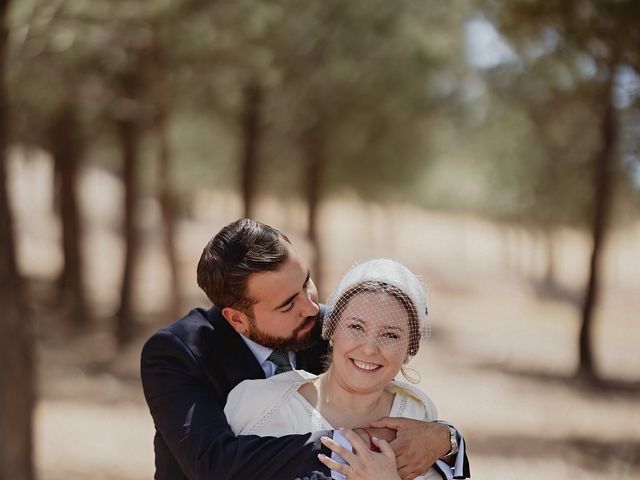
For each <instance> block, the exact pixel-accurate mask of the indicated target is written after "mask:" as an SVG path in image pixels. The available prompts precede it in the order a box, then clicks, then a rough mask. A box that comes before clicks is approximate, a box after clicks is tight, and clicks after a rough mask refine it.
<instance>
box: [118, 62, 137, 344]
mask: <svg viewBox="0 0 640 480" xmlns="http://www.w3.org/2000/svg"><path fill="white" fill-rule="evenodd" d="M121 81H122V92H123V94H124V96H125V97H126V98H128V99H129V100H133V101H135V100H136V99H137V93H138V87H139V85H138V79H137V78H136V74H135V73H134V72H130V73H129V74H126V75H124V76H123V78H122V79H121ZM116 124H117V134H118V140H119V142H120V148H121V149H122V162H123V165H122V166H123V181H124V190H125V192H124V238H125V260H124V268H123V273H122V285H121V288H120V308H119V309H118V315H117V329H116V336H117V339H118V344H119V345H120V346H121V347H122V346H124V345H125V344H127V343H128V342H129V341H130V340H132V338H133V334H134V329H135V318H134V315H135V310H134V305H133V288H134V282H133V280H134V274H135V268H136V262H137V259H138V247H139V244H138V242H139V240H138V229H137V227H136V222H135V207H136V200H137V198H138V181H137V169H138V154H139V146H140V135H141V132H140V120H139V112H138V111H137V109H136V108H135V107H134V108H132V109H131V111H128V112H125V115H123V116H122V117H121V118H119V119H118V120H117V121H116Z"/></svg>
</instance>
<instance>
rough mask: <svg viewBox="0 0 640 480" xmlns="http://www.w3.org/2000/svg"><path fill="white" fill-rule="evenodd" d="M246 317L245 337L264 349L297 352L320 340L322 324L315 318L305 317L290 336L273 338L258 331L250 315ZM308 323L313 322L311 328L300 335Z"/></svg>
mask: <svg viewBox="0 0 640 480" xmlns="http://www.w3.org/2000/svg"><path fill="white" fill-rule="evenodd" d="M248 317H249V331H248V332H247V333H246V334H245V335H246V337H248V338H250V339H251V340H253V341H254V342H256V343H259V344H260V345H262V346H264V347H267V348H272V349H273V350H280V351H282V352H287V351H289V350H293V351H299V350H304V349H305V348H308V347H310V346H311V345H313V344H314V343H315V342H316V341H317V340H318V339H319V338H320V332H321V330H322V324H321V323H320V322H319V321H318V319H317V317H307V319H306V320H305V321H304V323H302V324H301V325H300V326H299V327H297V328H296V329H295V330H294V331H293V332H292V333H291V336H289V337H275V336H273V335H269V334H268V333H264V332H262V331H260V330H259V329H258V327H257V326H256V323H255V319H254V318H253V317H252V316H251V315H248ZM310 322H314V326H313V328H311V329H310V330H309V331H308V332H304V333H303V334H302V335H301V334H300V331H301V330H304V329H305V328H307V327H308V326H309V323H310Z"/></svg>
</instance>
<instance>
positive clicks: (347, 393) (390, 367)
mask: <svg viewBox="0 0 640 480" xmlns="http://www.w3.org/2000/svg"><path fill="white" fill-rule="evenodd" d="M322 334H323V337H324V338H325V339H327V340H329V344H330V347H331V348H330V351H331V353H330V358H329V366H328V369H327V371H326V372H325V373H323V374H321V375H319V376H318V375H312V374H310V373H308V372H305V371H303V370H293V371H290V372H286V373H282V374H280V375H275V376H273V377H271V378H269V379H266V380H247V381H244V382H242V383H240V384H239V385H238V386H237V387H236V388H235V389H233V390H232V391H231V393H230V394H229V397H228V399H227V406H226V408H225V414H226V416H227V420H228V422H229V425H231V428H232V429H233V431H234V432H235V433H236V434H238V435H263V436H278V435H285V434H290V433H306V432H310V431H318V430H332V429H335V428H336V427H344V428H354V427H357V426H361V425H367V424H369V423H370V422H373V421H375V420H377V419H379V418H381V417H386V416H392V417H406V418H413V419H416V420H425V421H432V420H435V419H436V418H437V412H436V408H435V405H434V404H433V402H432V401H431V400H430V399H429V397H427V396H426V395H425V394H424V393H423V392H421V391H420V390H418V389H417V388H415V387H413V386H412V385H409V384H407V383H404V382H398V381H395V380H394V378H395V376H396V375H397V374H398V373H399V372H400V371H401V370H402V367H403V365H405V364H406V363H407V362H408V361H409V360H410V358H411V357H413V356H414V355H415V354H416V353H417V351H418V347H419V343H420V340H421V339H422V338H425V337H426V334H427V305H426V298H425V293H424V290H423V288H422V285H421V283H420V281H419V280H418V279H417V278H416V276H415V275H413V274H412V273H411V272H410V271H409V270H408V269H407V268H406V267H404V266H403V265H401V264H399V263H397V262H395V261H393V260H387V259H376V260H370V261H368V262H364V263H361V264H359V265H356V266H355V267H353V268H352V269H351V270H349V272H347V274H346V275H345V276H344V277H343V278H342V280H341V281H340V284H339V286H338V288H337V290H336V291H335V292H334V293H333V295H332V296H331V298H330V299H329V301H328V302H327V316H326V318H325V322H324V325H323V332H322ZM403 373H404V372H403ZM348 438H349V439H350V440H352V444H354V447H355V449H356V451H358V450H359V451H360V452H362V450H363V448H362V444H361V442H359V439H357V438H356V439H355V440H354V439H353V437H348ZM371 446H372V447H377V448H379V450H380V451H381V453H380V454H376V455H374V456H372V454H369V453H367V455H368V456H367V457H366V458H364V461H362V462H357V461H355V460H356V458H355V457H353V456H350V459H348V460H350V463H351V467H350V468H349V470H348V474H349V478H355V477H361V478H365V473H364V472H365V470H364V469H369V470H371V469H372V467H375V468H373V470H374V471H375V475H377V477H375V478H384V479H385V480H391V479H395V478H400V477H399V476H397V473H396V466H395V457H394V456H393V452H392V451H391V449H390V447H389V446H388V444H386V442H384V440H378V439H374V438H372V439H371ZM360 452H359V453H360ZM320 459H321V461H323V463H325V464H326V465H327V466H329V467H330V468H332V469H334V470H337V471H342V473H347V469H346V467H344V466H338V465H336V464H335V463H334V462H333V461H332V460H331V459H329V458H327V457H323V456H321V458H320ZM356 469H358V471H355V470H356ZM390 472H392V473H390ZM394 475H395V476H394ZM366 478H374V477H373V476H371V473H370V472H369V473H367V476H366ZM418 478H420V479H430V478H440V477H439V476H438V474H437V473H436V472H435V471H433V469H429V471H428V472H426V473H425V475H424V476H421V477H418Z"/></svg>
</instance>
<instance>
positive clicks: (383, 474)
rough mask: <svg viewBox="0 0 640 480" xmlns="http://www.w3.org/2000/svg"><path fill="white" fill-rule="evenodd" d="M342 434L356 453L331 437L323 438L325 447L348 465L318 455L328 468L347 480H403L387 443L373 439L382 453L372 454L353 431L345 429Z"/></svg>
mask: <svg viewBox="0 0 640 480" xmlns="http://www.w3.org/2000/svg"><path fill="white" fill-rule="evenodd" d="M341 433H342V435H344V437H345V438H346V439H347V440H349V442H350V443H351V446H352V447H353V450H354V451H353V452H351V451H349V450H347V449H346V448H344V447H342V446H341V445H340V444H339V443H338V442H336V441H334V440H332V439H331V438H329V437H322V439H321V441H322V443H323V445H325V446H326V447H328V448H329V449H330V450H332V451H333V452H335V453H337V454H338V455H340V456H341V457H342V458H344V459H345V460H346V461H347V463H348V465H344V464H342V463H338V462H336V461H335V460H332V459H331V458H329V457H327V456H326V455H323V454H320V455H318V458H319V459H320V461H321V462H322V463H324V464H325V465H326V466H327V467H329V468H330V469H331V470H335V471H337V472H340V473H342V474H344V475H346V476H347V480H401V479H400V477H399V476H398V472H397V470H396V456H395V454H394V453H393V450H392V449H391V447H390V446H389V444H388V443H387V442H386V441H384V440H382V439H379V438H376V437H373V438H372V440H371V441H372V442H373V444H374V445H375V446H376V447H378V448H379V449H380V453H377V452H372V451H371V450H370V449H369V445H367V444H365V442H363V441H362V439H361V438H360V437H359V436H358V435H357V434H356V433H354V432H353V431H352V430H348V429H344V430H342V432H341Z"/></svg>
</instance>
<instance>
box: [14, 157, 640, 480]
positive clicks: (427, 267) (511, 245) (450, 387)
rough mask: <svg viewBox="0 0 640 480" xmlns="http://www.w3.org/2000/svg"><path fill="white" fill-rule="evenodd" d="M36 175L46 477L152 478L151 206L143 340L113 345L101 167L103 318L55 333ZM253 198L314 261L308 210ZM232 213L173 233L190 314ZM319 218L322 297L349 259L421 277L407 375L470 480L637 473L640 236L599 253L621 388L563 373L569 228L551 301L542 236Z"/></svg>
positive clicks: (107, 203) (97, 259)
mask: <svg viewBox="0 0 640 480" xmlns="http://www.w3.org/2000/svg"><path fill="white" fill-rule="evenodd" d="M34 165H35V166H33V165H32V167H31V170H28V171H27V170H25V169H24V168H23V166H21V164H19V163H16V164H15V165H14V169H13V172H14V179H16V180H15V181H14V186H13V198H14V204H15V210H16V213H17V216H18V226H19V232H20V252H19V253H20V264H21V267H22V269H23V270H24V271H25V272H26V273H27V274H29V275H30V276H31V277H32V278H35V279H36V280H34V281H33V282H32V290H33V291H34V292H35V294H36V295H37V298H38V301H37V302H35V303H34V304H33V305H32V307H33V310H34V312H35V313H37V330H38V338H39V345H38V346H39V366H40V377H39V390H40V396H41V400H40V403H39V405H38V408H37V413H36V447H37V466H38V471H39V472H40V477H41V478H42V479H44V480H75V479H85V480H86V479H94V480H142V479H150V478H152V476H153V452H152V436H153V428H152V424H151V419H150V417H149V414H148V411H147V409H146V406H145V403H144V400H143V398H142V393H141V390H140V382H139V379H138V367H137V365H138V358H139V351H140V347H141V344H142V341H143V340H144V338H146V336H147V335H148V334H149V333H150V332H152V331H153V330H154V329H156V328H158V327H159V326H160V325H162V324H163V323H166V322H168V321H169V319H167V318H165V317H163V314H162V312H163V310H164V308H165V305H164V304H163V303H162V300H163V299H164V298H166V297H167V295H166V294H165V292H166V285H167V283H168V282H167V281H166V265H165V263H164V260H163V257H162V255H161V244H160V242H159V241H158V240H157V238H158V234H157V225H158V212H157V207H156V206H155V205H154V204H153V203H152V202H146V203H145V204H144V205H143V207H142V209H141V219H144V220H141V221H140V225H141V226H142V228H143V229H144V232H145V235H144V237H145V242H146V249H145V257H144V259H143V261H142V262H141V265H140V272H139V289H138V292H137V298H138V305H139V309H140V312H141V313H140V336H139V338H138V340H137V341H136V342H135V343H134V344H132V345H131V346H130V347H128V348H127V349H125V350H124V351H121V352H118V351H117V349H116V348H115V345H114V344H113V340H112V337H111V335H110V334H109V329H110V325H109V317H110V315H111V314H112V313H113V311H114V308H115V303H116V297H117V295H116V294H117V285H118V278H119V269H118V268H114V265H115V266H117V265H119V264H120V263H119V262H120V260H121V257H122V246H121V244H120V243H119V240H118V237H117V236H116V233H117V231H116V228H115V226H116V225H117V215H116V214H115V213H114V212H115V211H117V201H116V200H115V198H118V195H119V188H120V187H119V185H118V184H117V182H115V181H114V180H113V179H112V178H111V177H109V176H108V175H107V174H105V173H103V172H99V171H92V172H88V173H87V174H86V175H85V177H84V182H83V189H82V195H83V199H84V202H83V211H84V213H85V215H86V221H87V225H88V230H87V232H86V236H87V243H86V251H87V254H86V256H87V268H88V271H89V272H90V276H89V278H88V281H89V290H90V294H91V297H92V301H93V303H94V304H95V305H96V306H97V312H98V314H97V319H96V320H95V322H94V327H93V328H92V329H91V331H90V332H87V333H86V334H85V335H82V336H76V337H70V336H69V335H68V334H66V333H65V332H64V329H61V328H60V325H61V324H62V323H63V320H64V319H63V318H60V315H57V316H56V315H54V314H52V313H51V312H52V311H53V309H52V308H51V307H52V306H53V305H54V304H55V296H54V294H53V293H52V292H51V291H50V286H49V285H48V281H49V280H50V279H51V278H53V277H54V276H55V274H56V272H57V271H58V270H59V267H60V252H59V247H58V238H59V228H58V225H57V224H56V223H55V221H54V220H53V218H52V216H51V206H50V192H48V190H47V188H48V187H47V185H48V183H47V181H46V178H47V175H50V168H49V167H48V166H47V164H46V163H42V162H41V163H37V162H36V163H35V164H34ZM38 169H40V170H38ZM16 172H17V174H16ZM34 172H35V173H34ZM43 179H44V180H43ZM33 182H36V183H37V185H39V188H35V189H34V186H33ZM25 192H27V193H25ZM28 192H31V194H28ZM34 192H39V193H37V194H35V193H34ZM261 206H262V210H261V211H260V218H261V219H263V220H265V221H267V222H269V223H272V224H274V225H277V226H279V227H280V228H282V229H283V230H285V231H287V232H289V233H291V234H292V237H293V240H294V243H296V244H297V245H299V248H300V249H301V250H302V251H303V252H305V254H307V255H308V254H309V252H308V249H307V248H306V246H305V244H304V241H303V240H301V232H303V231H304V210H303V209H302V207H300V206H299V205H296V204H292V203H290V202H289V203H287V204H286V205H283V204H280V203H278V202H277V201H275V200H272V199H264V201H263V202H262V203H261ZM239 214H240V209H239V205H238V201H237V199H235V198H232V197H228V196H216V195H213V194H210V193H206V192H204V193H202V194H201V195H200V196H199V197H198V198H197V200H196V202H195V203H194V206H193V210H192V217H191V218H190V219H189V220H184V221H183V222H182V223H181V225H180V257H181V259H182V262H183V269H184V278H183V282H184V284H185V292H184V296H185V298H186V300H185V305H184V307H185V309H187V308H191V307H194V306H200V305H206V302H205V300H204V298H203V296H202V295H200V294H199V293H198V292H197V290H196V289H195V288H194V284H195V281H194V269H195V263H196V262H197V258H198V256H199V252H200V251H201V249H202V247H203V246H204V244H205V243H206V241H207V240H208V238H209V236H210V235H211V234H213V233H215V231H216V230H217V229H218V228H220V226H222V225H223V224H224V223H226V222H227V221H230V220H232V219H234V218H235V217H237V216H238V215H239ZM322 225H323V229H322V231H323V234H324V245H325V256H326V259H327V264H326V268H325V270H324V274H325V279H324V285H323V286H324V287H325V288H323V290H325V291H328V290H330V287H331V285H334V284H335V282H336V280H337V278H338V276H339V275H340V274H341V273H342V272H343V271H344V270H345V269H346V268H347V267H348V266H349V265H350V264H351V263H352V262H353V261H354V260H356V259H362V258H367V257H371V256H390V257H394V258H398V259H399V260H401V261H404V262H406V263H407V264H408V265H409V266H410V267H411V268H412V269H413V270H415V271H416V272H419V273H420V274H421V275H422V276H423V278H424V280H425V282H426V283H427V285H428V287H429V291H430V301H431V304H432V308H431V310H430V311H431V312H432V316H433V335H432V338H431V339H430V340H429V341H428V342H427V343H426V344H425V345H424V346H423V347H422V350H421V352H420V353H419V355H418V356H417V357H416V358H415V359H414V361H413V365H412V366H413V367H414V368H415V369H416V370H417V371H418V372H419V374H420V376H421V378H422V381H421V384H420V385H421V387H422V388H423V389H424V390H425V391H427V392H428V393H429V394H430V395H431V397H432V398H433V399H434V400H435V402H436V404H437V405H438V407H439V410H440V416H441V417H442V418H446V419H448V420H450V421H452V422H453V423H455V424H456V425H457V426H459V427H460V428H461V430H462V431H463V432H464V433H465V437H466V439H467V442H468V449H469V455H470V459H471V465H472V472H473V478H474V479H485V478H486V479H489V478H493V479H514V478H518V479H524V480H527V479H539V478H545V479H561V478H562V479H565V478H575V479H580V480H591V479H638V478H640V389H639V385H638V382H639V380H640V348H638V343H639V340H640V322H638V314H637V312H638V311H640V296H639V295H638V290H639V289H638V286H640V268H638V258H640V241H639V240H640V227H638V226H636V227H634V228H631V227H630V228H627V229H626V230H625V231H623V232H620V233H619V234H616V235H615V236H614V237H613V238H612V240H611V242H610V244H609V253H608V255H607V263H606V272H605V276H606V283H605V285H606V290H605V292H604V295H603V298H602V302H601V305H600V308H599V310H598V323H597V328H596V330H597V331H596V354H597V360H598V366H599V368H600V371H601V372H602V374H603V375H604V376H606V377H607V378H610V379H615V380H616V381H617V385H616V386H615V387H616V388H610V389H608V390H600V389H593V388H589V387H586V386H580V385H578V384H576V383H574V382H572V381H571V380H570V377H571V375H572V372H573V371H574V369H575V366H576V358H577V347H576V338H577V329H578V322H577V311H576V308H575V300H576V298H579V297H577V296H576V292H578V291H579V288H580V285H581V284H582V283H583V282H584V278H585V268H586V267H585V265H586V258H587V253H588V243H587V242H586V240H585V239H584V238H583V237H582V236H580V235H579V234H578V233H575V232H570V231H564V232H556V235H555V238H556V241H557V246H558V248H557V250H556V260H557V272H558V278H559V285H560V286H559V287H558V288H556V289H555V290H554V291H553V292H552V293H554V296H553V297H549V296H546V297H541V296H539V295H538V294H537V293H536V292H539V289H536V282H535V279H536V278H540V275H541V273H542V265H543V262H542V258H543V252H544V250H543V249H542V247H541V245H542V243H541V242H540V241H539V239H537V238H536V237H535V236H533V235H530V234H528V233H526V232H525V231H523V230H520V229H510V230H507V229H504V228H500V227H497V226H495V225H492V224H490V223H488V222H484V221H482V220H478V219H473V218H468V217H461V216H453V215H444V214H434V213H427V212H424V211H420V210H417V209H414V208H411V207H407V206H402V205H394V206H388V207H385V208H382V207H375V206H370V205H365V204H362V203H360V202H359V201H357V199H351V198H343V199H341V200H340V201H339V202H338V201H335V202H331V203H328V204H326V205H325V206H324V208H323V215H322ZM532 279H534V280H532ZM325 293H326V292H325Z"/></svg>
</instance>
